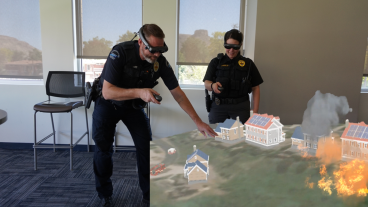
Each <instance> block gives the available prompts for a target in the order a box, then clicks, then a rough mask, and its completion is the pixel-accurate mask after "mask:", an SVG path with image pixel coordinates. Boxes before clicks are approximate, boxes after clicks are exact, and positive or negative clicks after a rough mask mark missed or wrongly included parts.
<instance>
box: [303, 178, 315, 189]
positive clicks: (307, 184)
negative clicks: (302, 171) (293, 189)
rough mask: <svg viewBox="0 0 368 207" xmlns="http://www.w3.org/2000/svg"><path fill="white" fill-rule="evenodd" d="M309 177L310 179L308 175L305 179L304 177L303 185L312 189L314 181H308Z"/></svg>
mask: <svg viewBox="0 0 368 207" xmlns="http://www.w3.org/2000/svg"><path fill="white" fill-rule="evenodd" d="M309 179H310V177H307V178H306V179H305V187H307V188H310V189H312V188H313V186H314V183H313V182H311V183H310V182H309Z"/></svg>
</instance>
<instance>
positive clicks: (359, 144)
mask: <svg viewBox="0 0 368 207" xmlns="http://www.w3.org/2000/svg"><path fill="white" fill-rule="evenodd" d="M341 142H342V157H343V158H350V159H368V125H366V124H365V123H364V122H360V123H349V124H348V127H346V128H345V130H344V132H343V133H342V135H341Z"/></svg>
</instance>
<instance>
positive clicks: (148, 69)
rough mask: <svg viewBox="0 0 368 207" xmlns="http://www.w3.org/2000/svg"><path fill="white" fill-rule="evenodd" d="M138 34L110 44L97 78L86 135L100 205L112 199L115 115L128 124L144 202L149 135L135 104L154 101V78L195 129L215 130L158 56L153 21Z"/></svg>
mask: <svg viewBox="0 0 368 207" xmlns="http://www.w3.org/2000/svg"><path fill="white" fill-rule="evenodd" d="M138 34H139V37H140V38H139V40H138V41H128V42H123V43H120V44H117V45H115V46H114V47H113V48H112V50H111V52H110V54H109V56H108V58H107V60H106V63H105V66H104V68H103V71H102V74H101V77H100V82H99V84H100V87H102V96H100V97H98V98H97V99H96V102H95V109H94V112H93V132H92V137H93V140H94V141H95V144H96V145H95V146H96V147H95V153H94V158H93V169H94V173H95V182H96V190H97V192H98V196H99V197H100V198H101V199H104V206H110V205H111V203H112V199H111V196H112V194H113V187H112V183H111V179H110V177H111V175H112V171H113V162H112V153H113V148H112V144H113V141H114V134H115V127H116V124H117V123H118V122H119V121H120V120H121V121H122V122H123V123H124V124H125V125H126V127H127V128H128V130H129V132H130V134H131V136H132V139H133V142H134V145H135V147H136V154H137V164H138V176H139V185H140V187H141V190H142V192H143V202H145V203H149V196H150V192H149V186H150V184H149V171H150V170H149V164H150V160H149V159H150V158H149V151H150V149H149V141H150V140H152V133H151V127H150V124H149V120H148V118H147V115H146V114H145V112H144V110H143V108H142V107H141V106H144V104H145V102H152V103H155V104H160V102H159V101H158V100H156V98H155V97H154V95H159V93H158V92H157V91H155V90H153V89H152V88H153V87H154V86H155V85H156V84H157V82H156V81H157V79H158V78H159V77H161V78H162V80H163V82H164V83H165V85H166V87H167V88H168V89H169V90H170V92H171V94H172V96H173V97H174V99H175V100H176V101H177V102H178V103H179V105H180V106H181V108H183V110H184V111H185V112H186V113H187V114H188V115H189V116H190V117H191V118H192V120H193V121H194V122H195V124H196V125H197V127H198V130H199V131H200V132H201V133H202V134H203V135H205V136H206V133H207V134H208V135H210V136H214V135H216V133H215V132H214V131H213V129H211V128H210V127H209V126H208V125H207V124H205V123H204V122H202V120H201V119H200V118H199V117H198V115H197V113H196V112H195V110H194V109H193V106H192V105H191V103H190V102H189V100H188V98H187V97H186V95H185V94H184V92H183V91H182V90H181V88H180V87H179V84H178V81H177V79H176V77H175V75H174V72H173V70H172V68H171V66H170V64H169V63H168V62H167V60H166V58H165V57H164V56H162V55H161V54H162V53H164V52H166V51H167V50H168V48H167V46H166V44H165V42H164V37H165V34H164V33H163V31H162V30H161V28H160V27H158V26H157V25H155V24H146V25H143V26H142V28H141V29H140V31H139V33H138ZM142 103H144V104H142Z"/></svg>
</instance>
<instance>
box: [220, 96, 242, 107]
mask: <svg viewBox="0 0 368 207" xmlns="http://www.w3.org/2000/svg"><path fill="white" fill-rule="evenodd" d="M248 100H249V96H244V97H241V98H218V97H215V103H216V105H220V104H238V103H242V102H244V101H248Z"/></svg>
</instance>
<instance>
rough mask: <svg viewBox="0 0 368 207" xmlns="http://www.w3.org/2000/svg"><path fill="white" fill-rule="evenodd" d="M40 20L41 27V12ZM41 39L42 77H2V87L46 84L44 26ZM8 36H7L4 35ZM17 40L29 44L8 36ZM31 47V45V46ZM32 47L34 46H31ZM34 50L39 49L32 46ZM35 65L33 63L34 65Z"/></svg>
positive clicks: (0, 83)
mask: <svg viewBox="0 0 368 207" xmlns="http://www.w3.org/2000/svg"><path fill="white" fill-rule="evenodd" d="M37 2H38V8H39V7H40V2H39V1H37ZM39 20H40V25H41V10H39ZM39 34H40V38H41V50H40V52H41V68H42V75H40V76H25V75H0V85H43V84H44V72H45V71H44V68H43V59H42V26H40V31H39ZM3 36H7V35H3ZM7 37H12V38H15V39H17V40H18V41H20V42H25V43H27V44H29V43H28V42H26V41H24V40H20V39H18V38H16V37H13V36H7ZM29 45H30V44H29ZM31 46H32V45H31ZM32 47H33V48H35V49H37V50H38V48H36V47H34V46H32ZM32 65H33V63H32Z"/></svg>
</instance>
